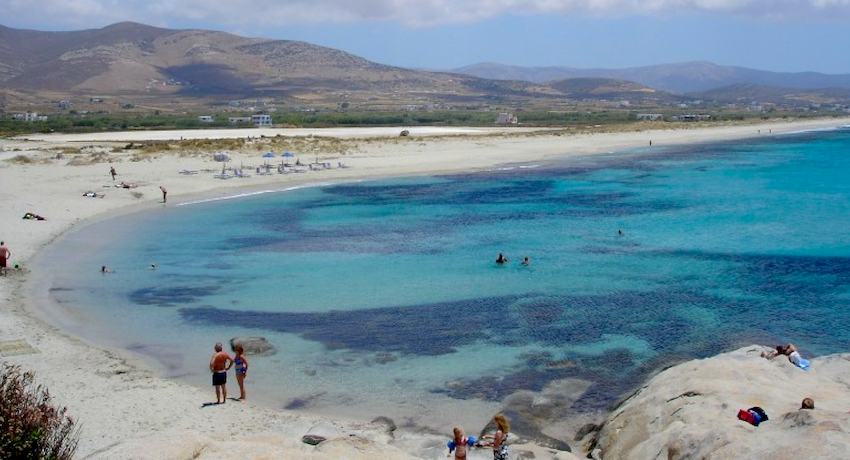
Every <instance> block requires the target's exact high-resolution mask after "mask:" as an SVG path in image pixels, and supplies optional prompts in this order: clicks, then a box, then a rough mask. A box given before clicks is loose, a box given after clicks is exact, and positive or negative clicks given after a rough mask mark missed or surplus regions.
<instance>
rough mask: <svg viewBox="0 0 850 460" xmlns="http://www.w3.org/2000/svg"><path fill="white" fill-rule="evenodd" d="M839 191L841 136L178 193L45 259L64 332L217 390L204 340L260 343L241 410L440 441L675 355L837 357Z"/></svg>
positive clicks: (846, 339)
mask: <svg viewBox="0 0 850 460" xmlns="http://www.w3.org/2000/svg"><path fill="white" fill-rule="evenodd" d="M564 153H565V154H566V153H569V152H564ZM848 177H850V127H838V128H835V129H827V130H819V131H809V132H797V133H791V134H783V135H767V134H763V135H761V136H759V137H754V138H752V139H747V140H737V141H734V142H721V143H706V144H695V145H684V146H657V145H656V146H652V147H649V146H647V147H646V148H641V149H635V150H629V151H624V152H615V153H609V154H601V155H589V156H581V157H568V158H567V157H565V158H564V159H561V160H557V161H553V162H548V163H535V164H520V163H518V164H509V165H503V166H501V167H498V168H493V169H491V170H488V171H476V172H468V173H454V174H447V175H440V176H428V177H405V178H398V179H386V180H375V181H361V182H340V183H334V184H321V185H319V184H317V185H315V186H306V187H302V188H298V189H290V190H264V191H262V192H252V193H243V194H240V195H236V196H231V197H227V198H228V199H208V200H205V199H197V200H190V201H183V202H180V201H179V200H178V199H177V197H174V198H173V199H172V200H173V201H174V202H173V203H172V202H169V203H168V205H164V206H162V207H161V208H158V209H152V210H147V211H144V212H139V213H135V214H130V215H125V216H120V217H116V218H113V219H109V220H105V221H100V222H96V223H92V224H89V225H85V226H81V227H79V228H75V229H74V230H73V231H72V232H69V233H68V234H66V235H64V236H62V237H61V238H59V239H58V240H57V241H56V242H55V244H52V245H51V246H50V247H49V248H48V249H47V250H46V251H45V252H44V254H43V255H42V257H41V258H40V260H39V262H38V264H39V270H40V272H41V273H44V276H45V283H44V289H46V290H47V292H46V296H47V297H48V298H49V299H50V301H49V303H50V305H49V306H48V307H49V310H51V311H53V312H54V315H55V317H56V318H61V320H59V321H60V322H61V323H62V326H63V327H65V328H67V329H70V330H71V331H72V332H73V333H75V334H78V335H80V336H82V337H84V338H86V339H88V340H91V341H93V342H95V343H98V344H103V345H105V346H109V347H114V348H120V349H123V350H125V351H127V352H130V353H133V354H136V355H139V356H142V357H144V358H145V359H146V360H148V361H149V362H150V363H151V365H153V366H155V368H156V369H158V370H159V371H160V372H161V373H162V374H163V375H164V376H166V377H168V378H174V379H179V380H181V381H185V382H188V383H190V384H192V385H197V386H200V387H209V386H210V382H209V380H210V375H209V370H208V362H209V358H210V356H211V354H212V353H213V344H214V343H215V342H223V343H225V344H227V343H228V342H229V340H230V339H231V338H233V337H263V338H265V339H266V340H267V341H268V342H269V343H270V344H271V345H273V346H274V347H275V349H276V352H275V353H274V354H271V355H268V356H249V361H250V370H249V373H248V377H247V380H246V382H247V383H246V387H247V390H248V395H249V396H248V398H249V401H252V402H254V403H255V404H263V405H265V406H268V407H273V408H281V409H289V410H297V411H302V412H307V413H314V414H322V415H328V416H334V417H340V418H352V419H362V420H369V419H372V418H374V417H377V416H388V417H391V418H393V419H394V420H395V421H396V423H397V424H399V425H400V426H406V427H422V428H426V429H433V430H435V431H442V432H447V429H446V428H445V427H447V426H454V425H457V424H459V423H462V424H465V425H466V426H467V427H470V428H472V427H478V426H483V425H484V423H486V421H487V420H488V419H490V418H491V417H492V415H493V414H494V413H495V412H497V411H499V410H502V409H504V408H505V407H511V408H512V409H513V410H514V411H515V412H516V411H520V412H521V411H522V408H523V407H525V409H530V408H531V406H533V405H535V404H544V405H545V404H546V403H547V401H548V403H551V404H552V405H554V406H556V407H552V408H550V409H551V410H549V411H548V412H545V411H544V412H540V417H546V416H547V414H548V416H551V417H553V418H555V417H557V418H570V417H574V418H576V419H580V418H581V417H580V415H581V414H599V413H604V411H605V410H606V409H607V408H609V407H610V406H611V404H612V403H614V402H616V401H618V400H619V399H620V398H622V397H623V396H624V395H627V394H629V393H630V392H631V391H634V389H636V388H637V387H639V386H640V385H641V384H642V383H643V382H644V381H645V380H646V379H647V378H649V377H650V376H651V375H653V374H654V373H656V372H658V371H659V370H660V369H663V368H666V367H669V366H671V365H673V364H676V363H680V362H683V361H685V360H691V359H697V358H704V357H708V356H712V355H716V354H718V353H721V352H723V351H727V350H731V349H735V348H737V347H740V346H744V345H749V344H762V345H765V346H774V345H776V344H779V343H786V342H793V343H795V344H796V345H797V347H798V348H799V349H800V351H801V353H802V354H803V356H804V357H806V358H812V357H817V356H820V355H825V354H830V353H836V352H847V351H848V350H850V180H848ZM500 253H501V254H504V255H505V257H507V259H508V262H507V263H506V264H501V265H499V264H496V263H494V260H495V259H496V257H497V255H498V254H500ZM524 257H528V258H529V264H528V265H523V264H522V263H521V261H522V259H523V258H524ZM102 266H107V267H109V268H110V269H111V270H112V273H109V274H106V275H104V274H102V273H101V267H102ZM228 348H229V347H228ZM815 365H816V364H815ZM231 378H232V376H231ZM228 387H229V392H230V393H229V394H230V396H235V395H238V388H237V386H236V383H235V379H233V380H232V381H231V382H230V384H229V385H228ZM209 391H210V400H212V398H213V391H212V388H210V390H209ZM554 395H560V397H557V396H554ZM553 401H554V402H553ZM202 402H203V401H199V405H200V404H201V403H202ZM470 431H475V430H470Z"/></svg>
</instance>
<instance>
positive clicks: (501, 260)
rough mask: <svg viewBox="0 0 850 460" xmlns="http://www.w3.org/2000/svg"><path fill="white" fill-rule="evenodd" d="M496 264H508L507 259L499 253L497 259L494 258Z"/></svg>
mask: <svg viewBox="0 0 850 460" xmlns="http://www.w3.org/2000/svg"><path fill="white" fill-rule="evenodd" d="M496 263H497V264H499V265H502V264H506V263H508V258H507V257H505V256H504V254H502V253H501V252H500V253H499V257H496Z"/></svg>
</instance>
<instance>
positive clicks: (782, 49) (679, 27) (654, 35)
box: [0, 0, 850, 74]
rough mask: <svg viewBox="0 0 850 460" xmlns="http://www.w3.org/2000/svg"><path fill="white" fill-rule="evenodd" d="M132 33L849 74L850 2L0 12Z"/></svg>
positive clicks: (418, 3)
mask: <svg viewBox="0 0 850 460" xmlns="http://www.w3.org/2000/svg"><path fill="white" fill-rule="evenodd" d="M122 21H134V22H139V23H143V24H148V25H152V26H157V27H165V28H170V29H207V30H217V31H223V32H229V33H234V34H237V35H242V36H248V37H260V38H272V39H281V40H300V41H305V42H309V43H313V44H316V45H322V46H327V47H330V48H335V49H339V50H342V51H345V52H349V53H352V54H355V55H358V56H361V57H364V58H366V59H368V60H370V61H374V62H378V63H381V64H388V65H394V66H400V67H407V68H416V69H435V70H447V69H454V68H458V67H462V66H465V65H470V64H475V63H479V62H496V63H500V64H508V65H518V66H534V67H547V66H563V67H575V68H583V69H587V68H613V69H619V68H627V67H639V66H646V65H655V64H668V63H680V62H689V61H708V62H712V63H715V64H719V65H731V66H740V67H749V68H753V69H760V70H770V71H778V72H802V71H814V72H823V73H830V74H839V73H850V47H848V45H850V0H204V1H198V0H0V24H2V25H4V26H6V27H12V28H16V29H32V30H42V31H69V30H81V29H97V28H101V27H106V26H108V25H110V24H114V23H116V22H122Z"/></svg>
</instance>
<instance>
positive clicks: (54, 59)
mask: <svg viewBox="0 0 850 460" xmlns="http://www.w3.org/2000/svg"><path fill="white" fill-rule="evenodd" d="M0 81H2V83H3V86H4V87H5V88H6V89H7V90H8V91H12V92H24V93H36V92H42V93H50V95H51V97H55V95H57V94H59V95H61V94H74V95H81V94H95V95H120V96H123V97H127V96H133V95H137V96H140V97H141V96H144V97H147V98H156V97H163V96H167V97H169V98H173V97H182V96H185V97H191V98H198V97H205V96H211V95H214V96H215V97H217V98H224V97H236V98H238V97H256V96H261V95H262V96H271V97H275V98H282V99H286V98H289V99H292V100H295V101H300V102H305V101H308V102H311V103H321V102H326V103H332V102H340V101H347V100H350V101H354V102H356V101H388V102H394V103H396V104H409V103H416V102H418V103H447V104H453V103H462V102H468V101H473V100H478V101H490V102H492V101H501V100H509V99H511V98H523V99H528V98H541V97H542V98H552V97H556V98H557V97H561V96H562V95H560V94H558V93H557V91H553V90H552V89H551V88H548V87H546V86H543V85H535V84H532V83H525V82H509V81H492V80H485V79H481V78H478V77H471V76H462V75H455V74H447V73H438V72H422V71H414V70H409V69H403V68H399V67H392V66H388V65H382V64H377V63H374V62H370V61H368V60H366V59H363V58H361V57H358V56H354V55H352V54H349V53H345V52H342V51H339V50H334V49H331V48H326V47H322V46H316V45H312V44H309V43H304V42H299V41H288V40H269V39H261V38H244V37H239V36H236V35H231V34H227V33H223V32H215V31H205V30H169V29H161V28H156V27H150V26H146V25H142V24H136V23H132V22H123V23H119V24H114V25H112V26H109V27H105V28H103V29H96V30H83V31H76V32H39V31H31V30H17V29H11V28H8V27H2V26H0Z"/></svg>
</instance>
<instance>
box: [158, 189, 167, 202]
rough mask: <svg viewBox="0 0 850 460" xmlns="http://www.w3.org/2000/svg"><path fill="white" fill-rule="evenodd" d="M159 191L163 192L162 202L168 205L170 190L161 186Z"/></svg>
mask: <svg viewBox="0 0 850 460" xmlns="http://www.w3.org/2000/svg"><path fill="white" fill-rule="evenodd" d="M159 189H160V190H162V202H163V203H166V202H167V201H168V190H166V189H165V186H162V185H160V186H159Z"/></svg>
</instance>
